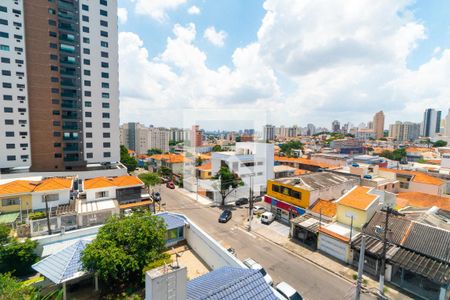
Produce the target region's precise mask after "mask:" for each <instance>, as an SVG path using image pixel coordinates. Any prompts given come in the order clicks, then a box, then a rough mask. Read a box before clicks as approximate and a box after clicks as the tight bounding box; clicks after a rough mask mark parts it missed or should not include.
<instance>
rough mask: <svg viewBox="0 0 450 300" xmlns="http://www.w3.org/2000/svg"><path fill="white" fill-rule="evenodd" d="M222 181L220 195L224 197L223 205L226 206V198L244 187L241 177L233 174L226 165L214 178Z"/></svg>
mask: <svg viewBox="0 0 450 300" xmlns="http://www.w3.org/2000/svg"><path fill="white" fill-rule="evenodd" d="M213 178H214V179H219V180H220V187H219V190H220V195H221V196H222V205H225V198H226V197H227V196H228V195H229V194H230V193H231V192H232V191H233V190H234V189H236V188H237V187H239V186H242V185H244V182H243V181H242V179H241V178H239V176H238V175H237V174H236V173H234V172H232V171H231V170H230V168H228V166H227V165H226V164H224V165H223V166H222V167H221V168H220V170H219V172H217V174H216V175H215V176H214V177H213Z"/></svg>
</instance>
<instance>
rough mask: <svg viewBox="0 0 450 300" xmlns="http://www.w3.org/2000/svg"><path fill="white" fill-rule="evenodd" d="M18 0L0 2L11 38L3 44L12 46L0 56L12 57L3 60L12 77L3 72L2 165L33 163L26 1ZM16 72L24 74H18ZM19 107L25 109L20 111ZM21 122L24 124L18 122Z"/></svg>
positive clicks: (0, 115) (0, 107)
mask: <svg viewBox="0 0 450 300" xmlns="http://www.w3.org/2000/svg"><path fill="white" fill-rule="evenodd" d="M15 2H16V1H11V0H9V1H0V5H1V6H5V7H6V8H7V12H0V18H1V19H4V20H7V21H8V25H0V30H1V31H2V32H6V33H8V34H9V38H0V44H2V45H7V46H9V51H5V50H0V57H2V58H9V60H10V63H9V64H8V63H3V62H2V63H1V69H2V70H5V71H10V72H11V76H6V75H2V74H1V73H0V168H14V167H29V166H30V165H31V154H30V152H31V151H30V130H29V117H28V93H27V75H26V57H25V32H24V27H25V24H24V21H23V15H24V13H23V0H18V1H17V2H18V4H15ZM13 9H17V10H19V11H21V14H17V15H16V14H14V13H13V12H12V10H13ZM14 22H18V23H21V26H15V25H14ZM14 35H18V36H22V39H17V38H15V37H14ZM16 47H18V48H22V49H23V51H20V52H19V51H15V48H16ZM16 59H17V60H23V64H18V63H16ZM17 72H22V73H23V74H24V75H23V76H18V75H17V74H16V73H17ZM2 83H10V84H11V88H4V87H3V86H2ZM17 84H23V85H25V88H23V89H19V88H17ZM5 95H8V96H12V100H11V101H10V100H3V99H4V98H3V97H4V96H5ZM18 96H24V97H25V100H18V98H17V97H18ZM5 107H8V108H12V109H13V112H12V113H5V112H4V109H5ZM19 109H25V111H24V112H19ZM5 120H13V122H14V124H13V125H5ZM19 121H20V122H22V123H24V124H19ZM7 131H8V132H14V137H6V135H5V132H7ZM20 132H26V135H24V136H21V135H20ZM6 144H14V145H15V148H14V149H7V148H6ZM21 146H22V147H21ZM9 155H11V156H15V160H11V161H8V160H7V156H9Z"/></svg>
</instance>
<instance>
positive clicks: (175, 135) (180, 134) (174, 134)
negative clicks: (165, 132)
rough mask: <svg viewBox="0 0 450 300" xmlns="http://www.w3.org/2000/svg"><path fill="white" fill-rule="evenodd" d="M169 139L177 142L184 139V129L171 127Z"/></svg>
mask: <svg viewBox="0 0 450 300" xmlns="http://www.w3.org/2000/svg"><path fill="white" fill-rule="evenodd" d="M169 140H170V141H175V142H177V143H178V142H182V141H184V129H179V128H170V133H169Z"/></svg>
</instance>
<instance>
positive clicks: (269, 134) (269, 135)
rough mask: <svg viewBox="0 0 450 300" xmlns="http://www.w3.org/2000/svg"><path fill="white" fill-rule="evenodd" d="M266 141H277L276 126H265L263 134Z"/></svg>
mask: <svg viewBox="0 0 450 300" xmlns="http://www.w3.org/2000/svg"><path fill="white" fill-rule="evenodd" d="M263 139H264V141H273V140H274V139H275V126H273V125H265V126H264V132H263Z"/></svg>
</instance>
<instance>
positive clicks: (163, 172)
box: [158, 166, 172, 178]
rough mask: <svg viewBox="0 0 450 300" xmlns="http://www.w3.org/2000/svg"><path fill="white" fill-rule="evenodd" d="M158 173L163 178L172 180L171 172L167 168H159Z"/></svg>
mask: <svg viewBox="0 0 450 300" xmlns="http://www.w3.org/2000/svg"><path fill="white" fill-rule="evenodd" d="M158 173H159V174H160V175H161V176H163V177H169V178H172V170H171V169H170V168H168V167H165V166H161V168H159V170H158Z"/></svg>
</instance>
